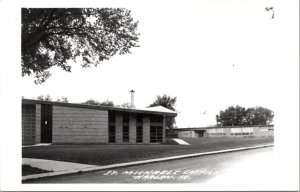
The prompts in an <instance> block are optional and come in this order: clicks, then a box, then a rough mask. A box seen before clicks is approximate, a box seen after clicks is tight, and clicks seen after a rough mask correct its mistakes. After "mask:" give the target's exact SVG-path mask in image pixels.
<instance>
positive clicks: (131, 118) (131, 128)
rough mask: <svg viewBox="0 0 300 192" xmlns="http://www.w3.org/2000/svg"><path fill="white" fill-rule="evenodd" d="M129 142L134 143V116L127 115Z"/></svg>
mask: <svg viewBox="0 0 300 192" xmlns="http://www.w3.org/2000/svg"><path fill="white" fill-rule="evenodd" d="M129 143H136V116H135V115H130V116H129Z"/></svg>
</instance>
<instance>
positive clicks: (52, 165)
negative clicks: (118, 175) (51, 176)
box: [22, 158, 97, 172]
mask: <svg viewBox="0 0 300 192" xmlns="http://www.w3.org/2000/svg"><path fill="white" fill-rule="evenodd" d="M22 164H23V165H30V166H31V167H36V168H39V169H43V170H46V171H54V172H60V171H75V170H83V169H87V168H94V167H97V166H96V165H87V164H81V163H70V162H64V161H54V160H46V159H31V158H22Z"/></svg>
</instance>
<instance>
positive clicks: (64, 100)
mask: <svg viewBox="0 0 300 192" xmlns="http://www.w3.org/2000/svg"><path fill="white" fill-rule="evenodd" d="M56 101H57V102H62V103H69V100H68V98H67V97H61V99H57V100H56Z"/></svg>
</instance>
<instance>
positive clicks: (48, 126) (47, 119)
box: [41, 104, 52, 143]
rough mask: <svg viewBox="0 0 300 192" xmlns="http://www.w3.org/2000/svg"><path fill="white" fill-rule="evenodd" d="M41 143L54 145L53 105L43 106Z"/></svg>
mask: <svg viewBox="0 0 300 192" xmlns="http://www.w3.org/2000/svg"><path fill="white" fill-rule="evenodd" d="M41 143H52V105H49V104H42V105H41Z"/></svg>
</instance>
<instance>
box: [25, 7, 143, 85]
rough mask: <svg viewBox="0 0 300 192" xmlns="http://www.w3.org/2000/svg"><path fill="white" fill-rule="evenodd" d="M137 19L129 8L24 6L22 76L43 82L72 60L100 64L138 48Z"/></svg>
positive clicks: (66, 68) (83, 65)
mask: <svg viewBox="0 0 300 192" xmlns="http://www.w3.org/2000/svg"><path fill="white" fill-rule="evenodd" d="M136 30H137V22H135V21H133V18H132V17H131V12H130V10H127V9H125V8H43V9H41V8H22V46H21V47H22V76H25V75H31V74H34V75H35V77H36V80H35V83H37V84H40V83H43V82H44V81H45V80H46V79H47V78H48V77H49V76H50V75H51V74H50V72H49V69H50V68H51V67H52V66H58V67H60V68H62V69H63V70H65V71H68V72H70V71H71V66H70V65H68V60H74V61H75V60H76V58H77V57H80V58H81V60H82V61H81V65H82V67H89V66H90V65H95V66H97V65H98V64H99V63H100V62H101V61H103V60H108V59H109V58H111V57H112V56H113V55H115V54H117V53H119V54H126V53H130V49H131V48H133V47H138V44H137V43H138V36H139V34H138V33H137V32H136Z"/></svg>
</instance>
